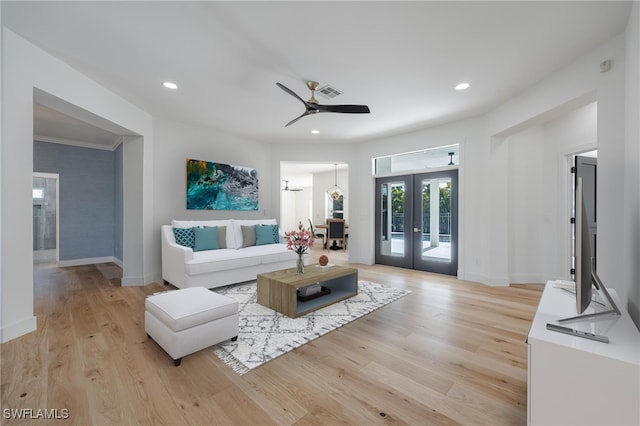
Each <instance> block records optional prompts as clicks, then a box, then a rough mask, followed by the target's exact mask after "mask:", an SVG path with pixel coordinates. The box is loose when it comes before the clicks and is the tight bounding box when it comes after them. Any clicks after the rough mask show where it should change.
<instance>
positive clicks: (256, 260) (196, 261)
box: [184, 246, 266, 275]
mask: <svg viewBox="0 0 640 426" xmlns="http://www.w3.org/2000/svg"><path fill="white" fill-rule="evenodd" d="M254 247H255V246H254ZM265 247H266V246H265ZM250 248H253V247H248V248H247V249H250ZM247 249H241V250H235V249H220V250H205V251H198V252H194V253H193V259H191V260H187V261H186V262H185V265H184V267H185V273H186V274H187V275H198V274H206V273H208V272H216V271H226V270H228V269H241V268H246V267H248V266H253V265H259V264H260V263H261V260H260V256H255V255H252V254H251V252H249V251H247Z"/></svg>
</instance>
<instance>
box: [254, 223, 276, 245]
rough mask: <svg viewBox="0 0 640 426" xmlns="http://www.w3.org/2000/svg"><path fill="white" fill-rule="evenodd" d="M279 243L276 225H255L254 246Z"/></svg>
mask: <svg viewBox="0 0 640 426" xmlns="http://www.w3.org/2000/svg"><path fill="white" fill-rule="evenodd" d="M279 242H280V235H279V234H278V225H256V245H257V246H262V245H265V244H276V243H279Z"/></svg>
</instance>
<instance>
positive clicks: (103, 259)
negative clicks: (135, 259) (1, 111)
mask: <svg viewBox="0 0 640 426" xmlns="http://www.w3.org/2000/svg"><path fill="white" fill-rule="evenodd" d="M109 262H113V263H115V264H119V266H120V267H122V262H120V260H118V259H116V258H115V257H113V256H104V257H88V258H85V259H71V260H60V261H59V262H58V266H59V267H61V268H65V267H67V266H83V265H95V264H96V263H109Z"/></svg>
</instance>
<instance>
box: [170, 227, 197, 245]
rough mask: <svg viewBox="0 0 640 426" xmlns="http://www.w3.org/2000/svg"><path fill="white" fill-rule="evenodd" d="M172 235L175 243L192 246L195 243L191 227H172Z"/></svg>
mask: <svg viewBox="0 0 640 426" xmlns="http://www.w3.org/2000/svg"><path fill="white" fill-rule="evenodd" d="M173 235H174V236H175V237H176V243H177V244H180V245H181V246H185V247H190V248H193V246H194V245H195V242H196V241H195V234H194V233H193V228H173Z"/></svg>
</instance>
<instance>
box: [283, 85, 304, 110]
mask: <svg viewBox="0 0 640 426" xmlns="http://www.w3.org/2000/svg"><path fill="white" fill-rule="evenodd" d="M276 85H277V86H278V87H279V88H281V89H282V90H284V91H285V92H287V93H288V94H290V95H291V96H293V97H294V98H296V99H298V100H299V101H300V102H302V103H303V104H304V106H305V107H308V106H309V104H308V103H307V101H305V100H304V99H302V98H301V97H300V96H298V95H297V94H296V92H294V91H293V90H291V89H289V88H288V87H287V86H285V85H284V84H280V83H276Z"/></svg>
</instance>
